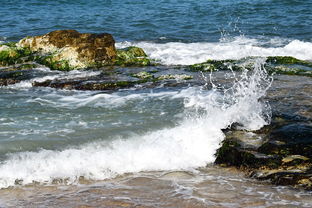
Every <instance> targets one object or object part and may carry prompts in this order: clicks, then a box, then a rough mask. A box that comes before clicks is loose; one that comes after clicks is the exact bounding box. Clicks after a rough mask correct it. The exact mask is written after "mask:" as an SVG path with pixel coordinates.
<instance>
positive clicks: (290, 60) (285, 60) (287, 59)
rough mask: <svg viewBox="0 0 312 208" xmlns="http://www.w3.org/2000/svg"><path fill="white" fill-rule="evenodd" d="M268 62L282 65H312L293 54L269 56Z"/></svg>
mask: <svg viewBox="0 0 312 208" xmlns="http://www.w3.org/2000/svg"><path fill="white" fill-rule="evenodd" d="M266 62H267V63H271V64H281V65H289V64H291V65H294V64H296V65H303V66H308V67H312V63H311V62H308V61H303V60H300V59H297V58H294V57H292V56H269V57H267V60H266Z"/></svg>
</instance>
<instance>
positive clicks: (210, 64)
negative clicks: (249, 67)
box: [189, 60, 241, 71]
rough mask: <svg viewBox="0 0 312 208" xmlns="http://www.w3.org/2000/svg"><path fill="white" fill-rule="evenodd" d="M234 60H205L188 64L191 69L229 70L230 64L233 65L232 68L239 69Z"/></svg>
mask: <svg viewBox="0 0 312 208" xmlns="http://www.w3.org/2000/svg"><path fill="white" fill-rule="evenodd" d="M235 62H236V61H235V60H207V61H206V62H203V63H199V64H193V65H190V66H189V69H190V70H191V71H217V70H229V69H230V68H229V67H230V66H232V67H233V66H234V69H241V68H240V67H237V66H235Z"/></svg>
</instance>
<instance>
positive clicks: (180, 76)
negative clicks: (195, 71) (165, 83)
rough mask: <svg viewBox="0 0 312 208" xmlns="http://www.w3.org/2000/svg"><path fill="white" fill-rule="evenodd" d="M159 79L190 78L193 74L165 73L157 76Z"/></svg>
mask: <svg viewBox="0 0 312 208" xmlns="http://www.w3.org/2000/svg"><path fill="white" fill-rule="evenodd" d="M157 79H158V80H166V79H175V80H189V79H193V76H191V75H187V74H165V75H161V76H159V77H157Z"/></svg>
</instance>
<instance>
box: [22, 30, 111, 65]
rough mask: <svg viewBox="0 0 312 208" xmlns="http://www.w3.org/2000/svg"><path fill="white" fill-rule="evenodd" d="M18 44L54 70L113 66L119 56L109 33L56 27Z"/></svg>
mask: <svg viewBox="0 0 312 208" xmlns="http://www.w3.org/2000/svg"><path fill="white" fill-rule="evenodd" d="M17 46H19V47H24V48H29V50H30V51H32V52H36V53H37V54H39V56H42V57H46V56H47V58H39V59H38V60H39V62H40V60H41V61H42V63H43V64H46V65H47V66H48V67H51V69H55V70H72V69H81V68H89V67H101V66H106V65H112V64H113V63H114V61H115V58H116V49H115V41H114V39H113V37H112V35H110V34H107V33H101V34H91V33H79V32H77V31H76V30H56V31H52V32H50V33H47V34H45V35H41V36H34V37H26V38H24V39H22V40H20V41H19V42H18V43H17Z"/></svg>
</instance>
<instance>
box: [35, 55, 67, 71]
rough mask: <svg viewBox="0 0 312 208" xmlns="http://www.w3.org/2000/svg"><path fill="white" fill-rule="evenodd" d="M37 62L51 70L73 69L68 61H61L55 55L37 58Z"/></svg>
mask: <svg viewBox="0 0 312 208" xmlns="http://www.w3.org/2000/svg"><path fill="white" fill-rule="evenodd" d="M35 61H36V62H37V63H39V64H42V65H45V66H47V67H49V68H50V69H51V70H59V71H70V70H72V69H73V68H72V67H71V65H70V64H69V62H68V61H67V60H62V59H61V60H60V59H58V58H57V56H55V55H45V56H36V57H35Z"/></svg>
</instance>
